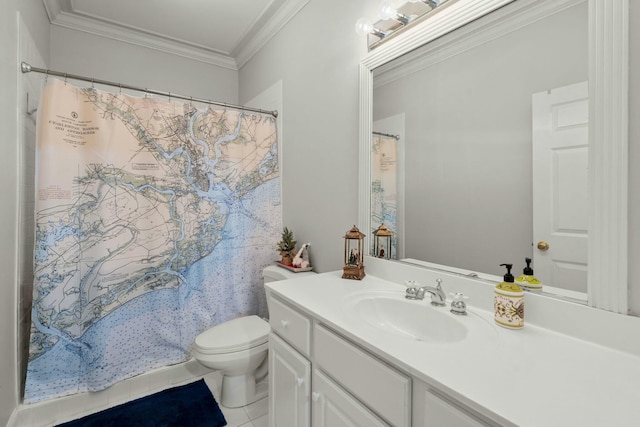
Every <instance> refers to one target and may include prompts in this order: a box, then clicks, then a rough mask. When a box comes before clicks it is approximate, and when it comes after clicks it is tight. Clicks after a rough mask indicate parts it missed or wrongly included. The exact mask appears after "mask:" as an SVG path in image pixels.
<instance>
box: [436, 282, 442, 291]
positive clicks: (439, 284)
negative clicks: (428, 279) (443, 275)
mask: <svg viewBox="0 0 640 427" xmlns="http://www.w3.org/2000/svg"><path fill="white" fill-rule="evenodd" d="M436 283H437V285H436V289H437V290H439V291H441V290H442V279H436Z"/></svg>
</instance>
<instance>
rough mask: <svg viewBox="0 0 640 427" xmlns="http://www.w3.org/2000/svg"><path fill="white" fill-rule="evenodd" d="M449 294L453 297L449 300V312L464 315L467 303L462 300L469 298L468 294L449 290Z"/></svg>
mask: <svg viewBox="0 0 640 427" xmlns="http://www.w3.org/2000/svg"><path fill="white" fill-rule="evenodd" d="M449 295H451V297H452V298H453V299H452V300H451V310H450V311H451V312H452V313H453V314H458V315H462V316H465V315H466V314H467V303H466V302H464V300H466V299H469V297H468V296H466V295H464V294H463V293H462V292H456V293H453V292H450V293H449Z"/></svg>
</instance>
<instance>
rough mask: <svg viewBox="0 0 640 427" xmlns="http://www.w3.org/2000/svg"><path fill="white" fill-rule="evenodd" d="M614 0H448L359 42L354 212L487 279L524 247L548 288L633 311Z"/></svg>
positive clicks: (399, 244)
mask: <svg viewBox="0 0 640 427" xmlns="http://www.w3.org/2000/svg"><path fill="white" fill-rule="evenodd" d="M611 3H612V2H607V1H605V0H555V1H552V0H546V1H533V0H515V1H512V0H496V1H475V0H458V1H457V2H455V3H454V4H452V5H451V6H449V7H448V8H445V9H444V10H443V11H442V12H441V13H437V14H434V15H433V16H431V17H429V19H427V20H425V21H424V22H421V23H419V24H417V25H416V26H415V27H414V28H410V29H408V31H406V32H405V33H404V34H402V35H400V36H399V37H397V38H396V39H393V40H390V41H388V42H387V44H385V45H382V46H380V47H379V48H378V49H376V50H374V51H372V52H370V53H369V54H368V55H367V57H366V58H365V59H364V60H363V61H362V62H361V76H360V77H361V116H360V146H361V147H360V148H361V150H360V172H361V180H360V218H359V221H360V224H364V225H365V226H363V227H362V228H363V229H364V230H366V229H368V230H369V233H368V234H369V235H372V234H373V231H374V230H375V229H376V228H377V227H378V226H379V225H380V223H385V225H386V226H388V227H390V228H393V230H394V249H393V251H392V252H393V253H392V254H391V257H392V258H395V259H400V260H404V261H410V262H416V263H419V264H421V265H426V266H436V267H437V268H444V269H446V270H449V271H454V272H459V273H462V274H473V275H475V274H477V275H478V276H480V277H486V278H488V279H493V278H498V277H500V275H501V274H502V273H501V270H500V267H499V264H501V263H504V262H508V263H513V264H514V272H515V273H516V274H520V273H521V272H522V268H523V267H524V266H525V257H530V258H533V260H534V262H533V266H534V269H535V272H536V276H539V278H540V279H541V280H542V281H543V282H545V283H546V285H547V286H545V292H546V293H549V294H554V295H556V294H558V295H561V296H565V297H567V296H569V297H571V298H573V299H581V298H582V297H583V296H584V299H585V300H586V301H587V302H588V304H589V305H591V306H593V307H597V308H603V309H607V310H611V311H616V312H620V313H626V312H627V254H626V215H627V205H626V197H627V195H626V189H627V165H626V158H627V134H626V126H627V120H628V116H627V114H628V113H627V81H626V75H627V72H628V70H627V40H628V35H627V32H628V28H627V24H626V23H627V22H628V16H627V13H628V11H627V8H626V7H625V4H627V2H626V1H624V2H620V3H618V2H616V5H613V4H611ZM623 3H624V4H623ZM627 6H628V4H627ZM621 23H622V25H621ZM621 76H622V78H620V77H621ZM558 141H564V142H561V143H559V142H558ZM563 144H564V145H563ZM391 146H394V147H395V148H393V152H390V151H389V148H388V147H391ZM381 162H382V163H381ZM372 164H373V166H372ZM381 164H382V165H383V166H382V167H381V166H380V165H381ZM389 164H391V166H392V167H391V170H393V167H395V168H397V173H395V175H394V177H393V178H386V180H387V181H388V183H387V184H388V185H391V186H394V190H393V191H391V192H390V193H394V194H393V195H392V196H389V194H386V195H385V193H384V191H382V190H384V189H382V190H381V189H380V183H381V182H382V183H383V186H384V181H385V178H384V177H383V178H381V175H380V174H381V173H385V172H384V170H387V169H389V168H388V167H387V166H389ZM381 169H383V172H381ZM386 173H388V170H387V172H386ZM392 173H393V172H392ZM372 184H373V185H372ZM384 197H388V198H389V200H381V199H384ZM541 233H546V234H541ZM369 244H370V245H371V246H372V247H373V242H372V241H370V243H369ZM544 244H547V245H548V247H549V249H548V250H544V249H545V248H544ZM538 245H540V247H541V249H538ZM563 251H564V252H563ZM375 255H377V254H375ZM386 256H389V254H388V253H386Z"/></svg>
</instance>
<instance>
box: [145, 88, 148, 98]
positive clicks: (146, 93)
mask: <svg viewBox="0 0 640 427" xmlns="http://www.w3.org/2000/svg"><path fill="white" fill-rule="evenodd" d="M147 95H149V91H147V88H146V87H145V88H144V97H145V99H146V98H147Z"/></svg>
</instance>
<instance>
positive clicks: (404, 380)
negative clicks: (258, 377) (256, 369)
mask: <svg viewBox="0 0 640 427" xmlns="http://www.w3.org/2000/svg"><path fill="white" fill-rule="evenodd" d="M269 311H270V321H269V322H270V324H271V328H272V333H271V335H270V341H269V349H270V354H269V372H270V374H269V375H270V380H269V393H270V395H269V396H270V400H269V425H270V426H271V427H303V426H309V425H311V426H314V427H339V426H363V427H364V426H366V427H370V426H371V427H375V426H392V425H393V426H398V427H408V426H410V425H411V412H410V411H411V402H410V398H411V379H410V378H409V377H408V376H406V375H404V374H402V373H400V372H399V371H397V370H395V369H393V368H391V367H390V366H388V365H386V364H384V363H383V362H381V361H379V360H378V359H376V358H375V357H373V356H371V355H369V354H368V353H366V352H364V351H363V350H361V349H359V348H358V347H357V346H355V345H354V344H352V343H351V342H349V341H348V340H345V339H344V338H343V337H341V336H340V335H338V334H336V333H335V332H333V331H331V330H330V329H328V328H326V327H325V326H322V325H321V324H320V323H319V322H317V321H316V320H312V319H311V318H310V317H308V316H306V315H305V314H302V313H300V312H299V311H297V310H295V309H294V308H292V307H290V306H289V305H287V304H286V303H284V302H282V301H280V300H279V299H276V298H273V297H270V299H269ZM312 325H313V326H312ZM312 336H313V339H311V337H312ZM311 342H313V350H312V349H311ZM312 370H313V375H311V372H312ZM367 405H369V406H370V407H368V406H367ZM374 407H375V408H376V409H375V410H372V409H371V408H374Z"/></svg>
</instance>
